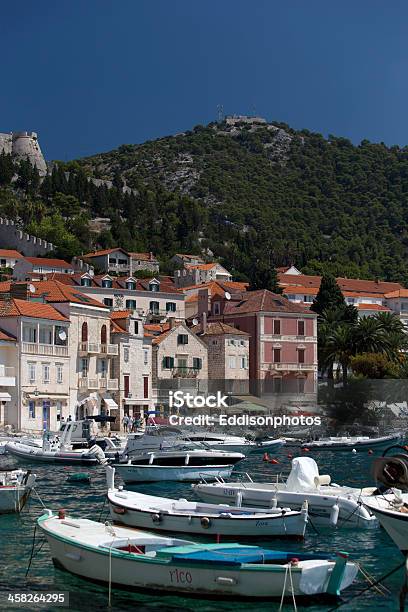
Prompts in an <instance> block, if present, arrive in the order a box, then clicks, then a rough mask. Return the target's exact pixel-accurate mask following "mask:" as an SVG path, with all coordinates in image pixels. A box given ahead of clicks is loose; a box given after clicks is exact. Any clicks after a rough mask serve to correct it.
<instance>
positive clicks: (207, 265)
mask: <svg viewBox="0 0 408 612" xmlns="http://www.w3.org/2000/svg"><path fill="white" fill-rule="evenodd" d="M216 265H218V264H217V263H216V262H215V263H214V262H213V263H204V264H186V266H185V267H186V269H187V270H211V268H214V267H215V266H216Z"/></svg>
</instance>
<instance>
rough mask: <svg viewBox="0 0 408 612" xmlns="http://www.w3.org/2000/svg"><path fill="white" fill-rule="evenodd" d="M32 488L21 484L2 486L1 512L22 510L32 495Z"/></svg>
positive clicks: (0, 496) (0, 491) (7, 512)
mask: <svg viewBox="0 0 408 612" xmlns="http://www.w3.org/2000/svg"><path fill="white" fill-rule="evenodd" d="M30 493H31V488H30V487H24V486H21V485H17V486H10V487H7V486H6V487H0V514H9V513H12V512H21V510H22V509H23V508H24V506H25V505H26V503H27V500H28V498H29V496H30Z"/></svg>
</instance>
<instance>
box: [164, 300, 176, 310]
mask: <svg viewBox="0 0 408 612" xmlns="http://www.w3.org/2000/svg"><path fill="white" fill-rule="evenodd" d="M166 310H167V312H176V304H175V302H166Z"/></svg>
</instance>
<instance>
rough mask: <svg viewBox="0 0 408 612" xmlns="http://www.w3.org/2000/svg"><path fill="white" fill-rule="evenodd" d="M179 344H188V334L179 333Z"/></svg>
mask: <svg viewBox="0 0 408 612" xmlns="http://www.w3.org/2000/svg"><path fill="white" fill-rule="evenodd" d="M177 344H188V335H187V334H178V336H177Z"/></svg>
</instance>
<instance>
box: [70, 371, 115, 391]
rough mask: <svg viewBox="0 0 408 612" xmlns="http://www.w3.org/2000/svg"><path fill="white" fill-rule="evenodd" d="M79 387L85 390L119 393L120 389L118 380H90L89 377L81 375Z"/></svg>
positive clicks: (101, 377) (103, 377)
mask: <svg viewBox="0 0 408 612" xmlns="http://www.w3.org/2000/svg"><path fill="white" fill-rule="evenodd" d="M78 387H79V388H80V389H83V390H84V389H89V390H101V391H103V390H106V391H117V390H118V389H119V381H118V379H117V378H106V377H105V376H100V377H97V378H89V377H88V376H81V375H80V376H79V379H78Z"/></svg>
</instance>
